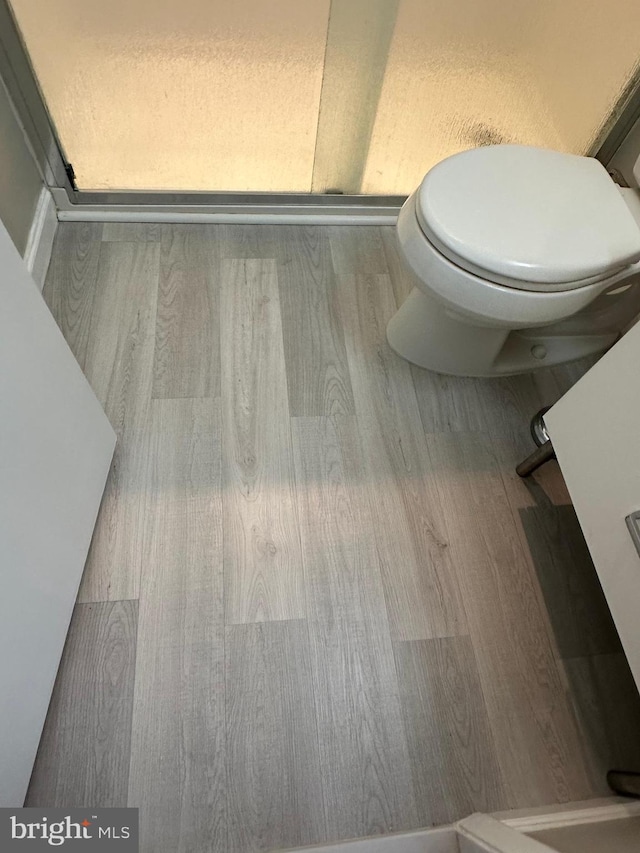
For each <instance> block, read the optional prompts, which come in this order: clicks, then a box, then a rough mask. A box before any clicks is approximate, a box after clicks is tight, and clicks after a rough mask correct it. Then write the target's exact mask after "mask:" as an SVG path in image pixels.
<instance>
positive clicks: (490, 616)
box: [429, 433, 591, 807]
mask: <svg viewBox="0 0 640 853" xmlns="http://www.w3.org/2000/svg"><path fill="white" fill-rule="evenodd" d="M429 449H430V452H431V455H432V459H433V460H434V462H435V464H436V478H437V483H438V490H439V492H440V495H441V500H442V504H443V507H444V511H445V517H446V522H447V528H448V535H449V538H450V541H451V549H452V552H453V559H454V561H455V566H456V573H457V577H458V579H459V582H460V586H461V589H462V594H463V597H464V603H465V607H466V612H467V616H468V620H469V631H470V635H471V638H472V640H473V645H474V651H475V655H476V659H477V662H478V671H479V673H480V680H481V684H482V689H483V692H484V696H485V701H486V704H487V711H488V714H489V719H490V723H491V729H492V732H493V736H494V739H495V743H496V749H497V752H498V760H499V763H500V767H501V770H502V774H503V777H504V782H505V786H506V789H507V791H508V792H509V796H510V798H511V802H510V805H511V806H512V807H519V806H525V805H530V806H532V805H537V804H540V805H542V804H545V803H550V802H556V801H559V802H562V801H566V800H579V799H583V798H585V797H588V796H589V792H590V790H591V786H590V782H589V780H588V776H587V770H586V766H585V764H584V761H583V757H582V749H581V746H580V742H579V734H578V729H577V724H576V720H575V717H574V714H573V711H572V709H571V707H570V703H569V699H568V697H567V696H566V695H565V689H564V686H563V682H562V678H561V674H560V671H559V669H558V666H557V663H556V658H555V654H554V646H553V645H552V642H551V637H550V627H549V622H548V615H547V613H546V612H545V610H544V607H543V605H542V603H541V602H542V595H541V593H540V590H539V588H538V586H537V579H536V578H535V573H534V572H533V569H532V567H531V564H530V562H529V560H528V559H527V556H526V553H525V551H524V549H523V545H522V541H521V539H520V536H519V533H518V531H517V529H516V527H515V525H514V523H513V520H512V516H511V507H510V505H509V501H508V498H507V495H506V492H505V487H504V484H503V481H502V477H501V475H500V472H499V469H498V465H497V461H496V459H495V456H494V454H493V451H492V447H491V444H490V443H489V439H488V437H487V436H484V435H482V434H480V433H468V434H464V433H457V434H451V435H444V434H441V435H433V436H430V440H429Z"/></svg>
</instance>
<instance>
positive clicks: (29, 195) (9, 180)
mask: <svg viewBox="0 0 640 853" xmlns="http://www.w3.org/2000/svg"><path fill="white" fill-rule="evenodd" d="M42 186H43V180H42V177H41V176H40V172H39V171H38V167H37V166H36V164H35V161H34V159H33V157H32V155H31V152H30V150H29V148H28V146H27V144H26V142H25V139H24V136H23V133H22V130H21V128H20V126H19V125H18V122H17V120H16V117H15V115H14V113H13V108H12V106H11V102H10V101H9V96H8V95H7V93H6V91H5V88H4V86H3V84H2V82H1V81H0V220H2V222H3V223H4V226H5V228H6V229H7V231H8V232H9V235H10V236H11V239H12V240H13V242H14V244H15V246H16V248H17V249H18V251H19V252H20V254H24V250H25V248H26V245H27V238H28V236H29V229H30V228H31V223H32V221H33V215H34V213H35V210H36V205H37V203H38V198H39V196H40V191H41V189H42Z"/></svg>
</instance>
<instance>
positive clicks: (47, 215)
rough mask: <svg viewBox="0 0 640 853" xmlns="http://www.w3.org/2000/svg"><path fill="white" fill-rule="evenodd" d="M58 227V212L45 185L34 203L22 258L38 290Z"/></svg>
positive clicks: (45, 271) (45, 272)
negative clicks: (35, 203) (33, 211)
mask: <svg viewBox="0 0 640 853" xmlns="http://www.w3.org/2000/svg"><path fill="white" fill-rule="evenodd" d="M57 228H58V214H57V211H56V205H55V202H54V200H53V196H52V195H51V193H50V192H49V190H48V188H47V187H43V188H42V191H41V192H40V198H39V199H38V204H37V205H36V212H35V214H34V216H33V222H32V223H31V228H30V230H29V237H28V239H27V248H26V249H25V251H24V260H25V263H26V265H27V269H28V270H29V272H30V273H31V275H32V277H33V280H34V281H35V283H36V284H37V285H38V287H39V288H40V290H42V288H43V287H44V280H45V278H46V276H47V270H48V269H49V261H50V260H51V250H52V248H53V241H54V239H55V236H56V231H57Z"/></svg>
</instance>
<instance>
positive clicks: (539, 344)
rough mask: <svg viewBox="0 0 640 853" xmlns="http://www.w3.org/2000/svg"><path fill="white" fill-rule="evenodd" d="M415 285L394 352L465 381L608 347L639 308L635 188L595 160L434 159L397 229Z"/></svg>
mask: <svg viewBox="0 0 640 853" xmlns="http://www.w3.org/2000/svg"><path fill="white" fill-rule="evenodd" d="M397 236H398V242H399V247H400V254H401V257H402V259H403V261H404V264H405V267H406V270H407V273H408V275H409V276H410V277H411V279H412V281H413V284H414V288H413V290H412V291H411V293H410V294H409V296H408V298H407V299H406V301H405V302H404V303H403V305H402V306H401V307H400V309H399V310H398V312H397V313H396V314H395V315H394V316H393V317H392V319H391V321H390V322H389V325H388V327H387V338H388V340H389V343H390V345H391V347H392V348H393V349H394V350H395V351H396V352H397V353H398V354H399V355H401V356H403V357H404V358H406V359H407V360H408V361H411V362H413V363H415V364H418V365H420V366H421V367H426V368H428V369H430V370H434V371H437V372H439V373H448V374H453V375H458V376H498V375H508V374H514V373H523V372H527V371H530V370H535V369H537V368H540V367H546V366H550V365H553V364H560V363H562V362H565V361H571V360H573V359H576V358H580V357H582V356H584V355H589V354H593V353H597V352H601V351H603V350H605V349H607V348H608V347H609V346H611V345H612V344H613V343H614V342H615V340H616V339H617V338H618V337H619V334H620V330H621V329H622V328H623V327H624V326H625V325H626V324H628V322H629V321H630V320H631V319H632V317H633V316H634V315H635V314H637V313H639V312H640V288H639V287H636V286H635V281H636V279H638V280H639V281H640V190H633V189H622V188H620V187H618V186H617V185H616V184H615V183H614V182H613V180H612V179H611V178H610V177H609V175H608V174H607V172H606V170H605V169H604V167H603V166H602V165H601V164H600V163H599V162H598V161H597V160H594V159H592V158H588V157H580V156H577V155H573V154H563V153H560V152H556V151H549V150H546V149H539V148H532V147H529V146H520V145H495V146H487V147H485V148H478V149H474V150H472V151H466V152H463V153H462V154H456V155H454V156H452V157H449V158H447V159H446V160H444V161H442V162H441V163H439V164H438V165H437V166H435V167H434V168H433V169H432V170H431V171H430V172H429V173H428V174H427V176H426V177H425V179H424V180H423V182H422V184H421V185H420V187H419V188H418V189H417V190H416V191H415V192H414V193H413V194H412V195H411V196H409V198H408V199H407V201H406V203H405V204H404V206H403V208H402V210H401V212H400V216H399V218H398V224H397Z"/></svg>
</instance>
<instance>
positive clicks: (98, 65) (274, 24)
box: [12, 0, 330, 191]
mask: <svg viewBox="0 0 640 853" xmlns="http://www.w3.org/2000/svg"><path fill="white" fill-rule="evenodd" d="M329 5H330V0H304V2H300V0H233V2H230V0H12V6H13V9H14V13H15V15H16V18H17V21H18V24H19V26H20V28H21V30H22V33H23V36H24V39H25V42H26V45H27V48H28V50H29V53H30V56H31V60H32V62H33V65H34V67H35V70H36V73H37V76H38V79H39V82H40V85H41V88H42V90H43V92H44V95H45V98H46V100H47V103H48V105H49V109H50V111H51V113H52V116H53V119H54V121H55V124H56V126H57V129H58V133H59V136H60V138H61V141H62V144H63V146H64V148H65V152H66V154H67V157H68V159H69V160H70V161H71V163H72V164H73V166H74V168H75V172H76V176H77V180H78V184H79V186H80V187H81V188H83V189H103V188H120V189H123V188H128V189H176V190H180V189H182V190H227V189H232V190H257V191H259V190H303V191H309V190H310V189H311V175H312V169H313V157H314V148H315V137H316V127H317V122H318V108H319V100H320V89H321V84H322V69H323V61H324V50H325V43H326V35H327V24H328V19H329Z"/></svg>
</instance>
